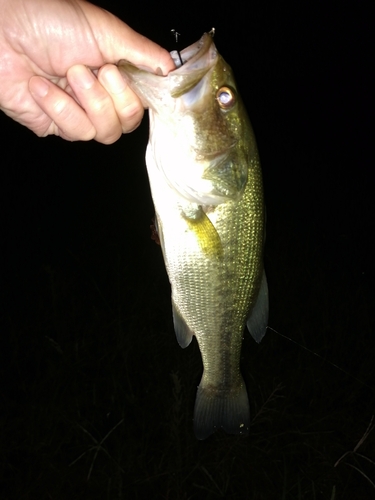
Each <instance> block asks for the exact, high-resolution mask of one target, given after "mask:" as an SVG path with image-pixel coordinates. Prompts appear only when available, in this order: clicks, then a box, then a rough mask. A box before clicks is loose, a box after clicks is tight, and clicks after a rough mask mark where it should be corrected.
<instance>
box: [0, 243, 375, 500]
mask: <svg viewBox="0 0 375 500" xmlns="http://www.w3.org/2000/svg"><path fill="white" fill-rule="evenodd" d="M283 241H285V240H283ZM112 250H113V247H112V248H111V251H112ZM106 251H107V252H108V253H106ZM297 251H298V249H296V250H295V252H297ZM102 252H103V253H102ZM158 252H159V249H158V248H157V247H156V246H155V248H154V247H152V246H151V245H150V247H147V250H145V252H144V255H142V256H141V258H140V259H141V261H142V266H139V267H138V266H137V272H138V277H137V281H136V283H135V282H134V276H132V275H131V274H130V271H129V266H127V263H126V262H124V260H123V259H122V258H121V253H120V252H119V253H118V254H117V259H111V260H110V261H109V262H110V264H108V261H107V264H106V269H104V270H103V269H101V271H100V272H96V269H98V268H99V266H98V263H99V262H100V263H103V262H104V261H105V258H106V257H108V255H109V251H108V250H107V249H106V248H104V249H101V248H96V249H95V248H94V249H92V248H90V250H89V249H86V250H83V251H82V252H81V254H80V256H75V255H73V254H72V253H71V252H70V253H69V252H67V254H66V255H65V260H63V261H62V262H61V263H60V264H59V265H53V266H51V265H45V266H43V267H42V268H40V269H39V271H38V273H37V276H36V280H34V281H33V282H26V281H25V282H23V283H19V284H18V285H20V286H21V288H22V287H23V291H24V295H23V294H22V296H21V295H20V300H21V299H22V297H24V296H26V294H27V293H30V291H31V289H32V288H33V286H34V289H36V290H37V292H36V293H34V295H32V294H30V295H29V303H28V306H25V309H24V310H23V311H21V312H20V311H19V308H18V307H17V303H15V302H12V303H13V306H10V307H9V309H8V314H7V318H6V326H7V331H8V337H7V344H8V345H7V346H6V347H7V355H6V359H5V360H4V363H3V365H2V367H3V377H4V380H5V384H4V386H3V391H2V396H1V399H2V407H3V411H2V412H1V422H0V424H1V430H2V432H1V436H2V437H1V462H0V463H1V469H0V471H1V472H0V473H1V476H0V477H1V490H0V495H1V498H2V499H4V500H11V499H17V500H27V499H34V498H35V499H36V498H38V499H54V500H60V499H61V500H63V499H68V498H69V499H71V498H90V499H99V498H100V499H127V498H132V499H137V498H140V499H141V498H142V499H143V498H165V499H193V498H205V499H216V498H231V499H237V498H238V499H239V498H250V499H252V498H254V499H257V500H262V499H267V500H269V499H327V500H345V499H350V500H352V499H368V498H372V497H375V484H374V483H375V463H374V460H375V447H374V435H375V434H374V433H373V432H372V430H373V428H374V422H373V418H374V417H373V415H374V404H373V402H374V389H373V387H374V385H373V383H374V382H373V375H374V372H373V368H372V359H367V357H366V339H367V338H368V336H369V333H370V332H369V331H367V330H366V325H368V321H369V318H368V317H367V316H366V314H369V310H367V309H366V308H365V307H364V303H363V293H361V290H359V289H357V290H354V294H353V293H350V296H349V295H347V296H345V294H344V293H343V292H341V294H340V296H339V297H338V300H337V301H336V300H335V302H334V305H335V307H334V308H333V309H332V308H330V297H331V296H332V288H336V287H337V288H339V284H338V283H335V282H333V281H332V280H331V281H330V280H327V279H326V278H324V269H322V268H319V266H318V265H316V266H315V268H313V269H311V268H309V269H306V268H305V267H300V268H298V269H296V270H295V274H294V276H293V275H291V274H290V273H289V272H287V271H286V267H285V266H286V265H287V264H285V263H284V264H283V266H284V267H282V268H281V272H280V273H279V274H277V273H276V271H275V270H274V269H273V268H274V267H276V266H277V265H279V262H274V263H273V265H270V266H269V268H270V272H269V281H270V290H271V318H270V324H271V325H275V326H276V327H277V328H275V330H278V329H280V333H283V334H286V336H288V337H290V338H292V339H293V342H290V341H288V340H287V339H286V338H284V337H282V336H279V335H277V333H275V331H273V330H272V329H271V330H270V331H269V332H268V334H267V335H266V337H265V339H264V340H263V342H262V343H261V344H260V345H259V346H258V345H255V343H254V342H253V341H252V340H251V339H250V338H248V336H247V337H246V338H245V341H244V346H243V359H242V371H243V374H244V377H245V380H246V382H247V386H248V392H249V395H250V401H251V410H252V422H251V432H250V436H249V437H248V438H240V437H235V436H227V435H225V434H224V433H221V432H218V433H216V434H215V435H213V436H212V437H210V438H209V439H208V440H206V441H204V442H199V441H197V440H196V439H195V437H194V435H193V430H192V414H193V405H194V398H195V391H196V386H197V384H198V382H199V378H200V372H201V362H200V356H199V351H198V348H197V346H196V344H195V343H194V344H193V345H192V346H191V347H190V348H189V349H187V350H185V351H183V350H181V349H180V348H179V347H178V346H177V343H176V341H175V338H174V333H173V329H172V322H171V317H170V304H169V289H168V283H167V280H166V277H165V275H164V270H163V267H162V261H161V256H160V255H159V254H158ZM284 255H288V252H285V253H284ZM271 256H272V255H271ZM272 257H275V256H272ZM268 258H270V256H269V255H268ZM289 258H290V259H292V258H293V256H290V255H289ZM280 260H281V257H280ZM304 262H305V259H304V258H303V257H302V256H301V257H300V261H299V263H297V264H296V263H295V264H294V265H296V266H297V267H298V265H300V266H303V263H304ZM310 262H311V260H310ZM282 269H284V272H285V275H284V278H283V277H282ZM301 275H302V276H303V275H305V276H303V277H304V285H305V287H306V288H308V289H307V290H305V288H304V287H302V288H301V282H300V280H301ZM280 276H281V278H280ZM295 276H299V279H298V280H297V279H296V278H295ZM31 285H33V286H31ZM344 291H345V289H344ZM351 291H353V289H351ZM18 292H19V289H18ZM19 293H20V292H19ZM273 302H275V303H277V305H276V306H275V307H272V304H273ZM281 309H283V310H284V313H283V314H281V313H280V310H281ZM272 311H273V312H272ZM285 311H288V312H289V314H291V315H293V314H296V316H295V317H294V319H293V317H292V318H290V317H287V315H286V314H285ZM322 311H323V312H322ZM353 311H361V315H359V314H358V316H357V320H359V323H358V324H357V334H356V336H355V337H354V336H352V335H350V327H351V323H350V322H351V316H352V314H353ZM363 312H364V313H365V314H363ZM322 318H324V321H323V320H322ZM278 325H280V326H278ZM294 341H295V342H296V343H297V344H296V343H294ZM298 344H299V345H298ZM305 348H306V349H311V350H312V351H313V353H316V354H317V355H318V356H316V355H314V354H312V353H311V352H309V351H307V350H306V349H305ZM357 352H358V353H360V352H362V356H359V357H355V356H353V353H357ZM335 365H337V366H339V367H340V368H342V369H343V370H344V372H342V371H341V370H338V369H337V368H336V366H335ZM351 374H352V375H353V376H352V375H351ZM359 380H360V381H361V382H360V381H359Z"/></svg>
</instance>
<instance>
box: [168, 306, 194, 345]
mask: <svg viewBox="0 0 375 500" xmlns="http://www.w3.org/2000/svg"><path fill="white" fill-rule="evenodd" d="M172 314H173V325H174V331H175V333H176V337H177V342H178V343H179V345H180V346H181V347H182V348H183V349H185V347H187V346H188V345H189V344H190V342H191V340H192V338H193V335H194V332H192V331H191V330H190V328H189V327H188V326H187V324H186V323H185V320H184V318H183V317H182V316H181V313H180V311H179V310H178V307H177V306H176V304H175V303H174V302H173V300H172Z"/></svg>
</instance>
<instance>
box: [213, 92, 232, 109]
mask: <svg viewBox="0 0 375 500" xmlns="http://www.w3.org/2000/svg"><path fill="white" fill-rule="evenodd" d="M216 99H217V102H218V103H219V106H220V107H221V109H230V108H233V106H234V105H235V103H236V95H235V93H234V91H233V90H232V89H230V88H229V87H220V88H219V90H218V91H217V92H216Z"/></svg>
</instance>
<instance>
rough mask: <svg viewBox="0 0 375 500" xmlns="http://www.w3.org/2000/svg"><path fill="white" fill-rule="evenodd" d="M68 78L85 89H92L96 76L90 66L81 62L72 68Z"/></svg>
mask: <svg viewBox="0 0 375 500" xmlns="http://www.w3.org/2000/svg"><path fill="white" fill-rule="evenodd" d="M68 80H69V82H71V83H73V84H74V85H77V87H79V88H81V89H83V90H90V89H91V87H92V86H93V85H94V82H95V76H94V75H93V74H92V71H91V70H90V69H89V68H87V67H86V66H83V65H81V64H80V65H77V66H73V67H72V68H70V70H69V72H68Z"/></svg>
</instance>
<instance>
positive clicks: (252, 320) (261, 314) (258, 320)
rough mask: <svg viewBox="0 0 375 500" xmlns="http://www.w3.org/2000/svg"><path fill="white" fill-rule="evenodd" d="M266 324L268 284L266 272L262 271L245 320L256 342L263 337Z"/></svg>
mask: <svg viewBox="0 0 375 500" xmlns="http://www.w3.org/2000/svg"><path fill="white" fill-rule="evenodd" d="M267 324H268V285H267V278H266V273H265V272H264V271H263V276H262V283H261V285H260V289H259V293H258V297H257V300H256V302H255V305H254V307H253V309H252V310H251V314H250V316H249V318H248V320H247V328H248V330H249V332H250V334H251V336H252V337H253V339H254V340H255V341H256V342H258V343H259V342H260V341H261V340H262V338H263V337H264V335H265V333H266V329H267Z"/></svg>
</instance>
